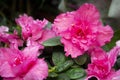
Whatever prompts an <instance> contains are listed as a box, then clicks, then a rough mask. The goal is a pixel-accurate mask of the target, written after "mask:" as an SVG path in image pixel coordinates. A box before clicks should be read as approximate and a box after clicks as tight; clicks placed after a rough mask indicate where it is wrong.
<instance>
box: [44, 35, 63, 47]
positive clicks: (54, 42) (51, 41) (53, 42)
mask: <svg viewBox="0 0 120 80" xmlns="http://www.w3.org/2000/svg"><path fill="white" fill-rule="evenodd" d="M42 45H43V46H58V45H61V42H60V37H54V38H51V39H48V40H46V41H44V42H43V44H42Z"/></svg>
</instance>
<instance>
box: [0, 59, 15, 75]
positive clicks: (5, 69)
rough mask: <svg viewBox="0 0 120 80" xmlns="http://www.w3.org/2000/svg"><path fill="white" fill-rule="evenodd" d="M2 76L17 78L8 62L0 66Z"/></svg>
mask: <svg viewBox="0 0 120 80" xmlns="http://www.w3.org/2000/svg"><path fill="white" fill-rule="evenodd" d="M0 76H1V77H15V75H14V73H13V72H12V69H11V66H10V64H9V63H8V62H7V61H6V62H4V63H3V64H2V65H0Z"/></svg>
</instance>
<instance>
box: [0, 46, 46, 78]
mask: <svg viewBox="0 0 120 80" xmlns="http://www.w3.org/2000/svg"><path fill="white" fill-rule="evenodd" d="M39 48H40V46H29V47H26V48H25V49H24V50H22V51H20V50H18V49H13V48H0V76H1V77H3V79H4V80H44V79H46V77H47V76H48V66H47V64H46V62H45V61H44V59H38V58H37V57H38V55H39V54H40V53H39V52H38V51H39Z"/></svg>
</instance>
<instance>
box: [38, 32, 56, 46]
mask: <svg viewBox="0 0 120 80" xmlns="http://www.w3.org/2000/svg"><path fill="white" fill-rule="evenodd" d="M55 36H56V35H55V33H54V32H53V31H52V30H45V31H44V32H43V34H42V37H41V39H39V43H40V44H42V43H43V42H44V41H45V40H48V39H50V38H53V37H55Z"/></svg>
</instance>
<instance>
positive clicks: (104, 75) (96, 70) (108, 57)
mask: <svg viewBox="0 0 120 80" xmlns="http://www.w3.org/2000/svg"><path fill="white" fill-rule="evenodd" d="M119 49H120V48H119V47H114V48H113V49H112V50H111V51H110V52H108V53H106V52H105V51H104V50H103V49H101V48H95V49H94V50H92V53H91V63H90V64H88V69H87V75H88V77H87V78H86V80H89V79H90V78H92V77H95V78H97V80H120V77H118V74H119V75H120V70H118V71H115V70H114V69H113V68H112V67H113V66H114V64H115V62H116V59H117V55H118V53H119Z"/></svg>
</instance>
